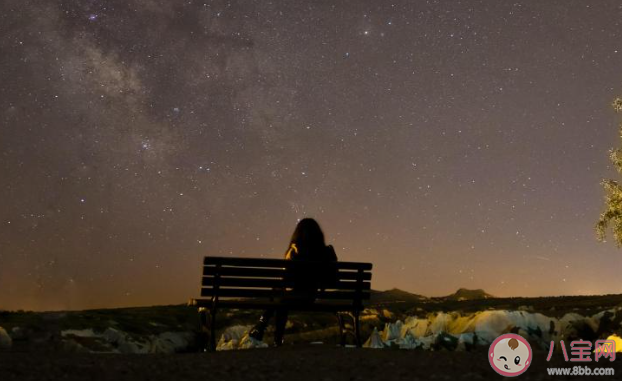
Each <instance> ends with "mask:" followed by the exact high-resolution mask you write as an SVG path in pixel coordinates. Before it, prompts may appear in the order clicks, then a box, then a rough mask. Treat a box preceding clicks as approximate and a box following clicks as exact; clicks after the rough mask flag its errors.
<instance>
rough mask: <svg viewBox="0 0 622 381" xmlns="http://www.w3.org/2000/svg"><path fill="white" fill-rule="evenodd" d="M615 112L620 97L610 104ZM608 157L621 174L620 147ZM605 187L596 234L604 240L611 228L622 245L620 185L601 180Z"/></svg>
mask: <svg viewBox="0 0 622 381" xmlns="http://www.w3.org/2000/svg"><path fill="white" fill-rule="evenodd" d="M611 105H612V106H613V109H614V110H615V111H616V112H622V98H616V99H615V100H614V101H613V103H612V104H611ZM619 134H620V139H622V123H620V127H619ZM609 158H610V159H611V162H612V163H613V165H614V166H615V168H616V170H617V171H618V173H619V174H620V175H622V148H615V149H611V150H610V151H609ZM602 185H603V187H604V188H605V211H604V212H602V213H601V214H600V218H599V220H598V222H597V223H596V234H597V236H598V239H599V240H600V241H604V240H605V238H606V236H607V230H608V229H609V228H611V232H612V233H613V239H614V240H615V242H616V244H617V245H618V247H620V246H622V185H620V182H619V181H617V180H611V179H607V180H603V182H602Z"/></svg>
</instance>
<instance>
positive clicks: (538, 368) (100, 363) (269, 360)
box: [0, 345, 622, 381]
mask: <svg viewBox="0 0 622 381" xmlns="http://www.w3.org/2000/svg"><path fill="white" fill-rule="evenodd" d="M546 355H547V354H546V353H545V352H536V353H534V361H533V365H532V366H531V367H530V368H529V369H528V370H527V372H526V373H524V374H522V375H520V376H519V377H518V378H517V379H520V380H548V379H556V380H568V379H570V380H584V379H592V378H595V379H604V380H607V379H609V380H616V379H619V377H620V375H622V359H618V360H616V361H615V362H609V361H608V360H607V361H603V360H602V359H601V361H600V362H598V363H591V365H589V366H590V367H592V368H593V367H594V366H595V365H594V364H596V366H599V367H613V368H614V369H615V373H616V375H615V376H604V377H598V376H593V377H585V376H575V377H569V376H548V375H547V371H546V368H547V367H548V366H557V367H572V366H574V365H576V364H577V363H566V362H564V360H563V357H562V356H561V355H559V356H554V358H553V361H551V362H550V363H547V362H546ZM488 379H493V380H499V379H504V377H502V376H499V375H497V374H496V373H494V371H493V370H492V368H491V367H490V365H489V364H488V360H487V357H486V351H485V350H484V351H472V352H447V351H440V352H433V351H418V350H415V351H405V350H374V349H355V348H336V347H333V346H322V345H318V346H314V345H301V346H285V347H282V348H270V349H255V350H243V351H228V352H216V353H196V354H174V355H116V354H69V353H49V354H46V353H41V352H39V353H19V352H13V353H0V380H3V381H9V380H20V381H29V380H68V381H73V380H75V381H78V380H79V381H83V380H89V381H97V380H119V381H122V380H128V381H129V380H131V381H141V380H145V381H147V380H149V381H155V380H184V381H188V380H248V381H250V380H271V381H277V380H287V381H290V380H293V381H304V380H314V381H317V380H365V381H367V380H369V381H372V380H379V381H380V380H382V381H391V380H409V381H412V380H488Z"/></svg>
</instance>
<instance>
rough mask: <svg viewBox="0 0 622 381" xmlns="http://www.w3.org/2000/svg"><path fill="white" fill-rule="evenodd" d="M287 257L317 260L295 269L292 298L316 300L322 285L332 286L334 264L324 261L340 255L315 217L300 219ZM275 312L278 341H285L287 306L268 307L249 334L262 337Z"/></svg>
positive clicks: (294, 259)
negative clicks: (329, 244)
mask: <svg viewBox="0 0 622 381" xmlns="http://www.w3.org/2000/svg"><path fill="white" fill-rule="evenodd" d="M285 259H286V260H289V261H306V262H311V263H312V264H313V265H312V264H311V263H309V265H308V266H307V265H305V266H302V267H300V268H298V270H299V271H296V272H294V279H292V280H293V294H294V299H291V298H290V300H289V301H290V302H291V301H298V302H312V301H314V300H315V298H316V295H317V291H318V289H320V288H326V286H329V285H330V282H331V278H333V277H334V275H336V274H331V266H326V265H322V263H330V262H336V261H337V255H336V254H335V250H334V249H333V247H332V246H326V243H325V241H324V233H323V232H322V229H321V228H320V225H319V224H318V223H317V221H315V220H314V219H313V218H304V219H302V220H300V222H298V225H297V226H296V229H295V230H294V234H292V238H291V240H290V242H289V247H288V248H287V251H286V252H285ZM318 265H319V266H320V267H318ZM283 301H286V300H283ZM283 301H282V302H283ZM275 312H276V322H275V325H276V327H275V332H274V344H275V345H281V344H283V334H284V333H285V324H286V323H287V314H288V311H287V308H285V307H284V308H270V309H268V310H266V311H265V312H264V313H263V315H262V316H261V318H260V319H259V322H258V323H257V324H256V325H255V327H253V329H252V330H251V331H250V333H249V336H251V337H252V338H254V339H257V340H262V339H263V334H264V331H265V329H266V327H267V326H268V323H269V322H270V319H271V318H272V316H273V315H274V314H275Z"/></svg>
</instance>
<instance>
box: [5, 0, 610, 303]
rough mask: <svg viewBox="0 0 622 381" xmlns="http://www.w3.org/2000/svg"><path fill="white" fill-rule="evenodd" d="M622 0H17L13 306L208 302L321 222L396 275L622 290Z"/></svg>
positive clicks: (402, 283)
mask: <svg viewBox="0 0 622 381" xmlns="http://www.w3.org/2000/svg"><path fill="white" fill-rule="evenodd" d="M620 20H622V4H621V3H620V2H619V1H599V2H586V1H561V0H560V1H546V2H542V1H516V2H515V1H512V2H505V1H504V2H498V1H427V2H424V1H395V2H384V1H382V2H380V1H371V0H365V1H339V2H325V1H317V2H293V1H276V2H268V1H239V2H235V1H228V2H227V1H184V2H182V1H169V0H166V1H165V0H123V1H121V0H113V1H104V0H89V1H78V0H68V1H63V2H60V1H48V2H41V1H32V0H31V1H24V0H3V1H2V3H1V4H0V152H1V156H0V200H1V201H0V308H8V309H17V308H26V309H63V308H70V309H75V308H92V307H111V306H132V305H150V304H167V303H182V302H184V301H185V300H187V299H188V298H190V297H194V296H197V295H198V285H199V276H200V272H201V269H200V264H201V258H202V257H203V256H204V255H227V256H247V257H251V256H253V257H254V256H264V257H275V258H278V257H281V256H282V255H283V253H284V251H285V248H286V246H287V243H288V238H289V235H290V234H291V231H292V230H293V228H294V226H295V224H296V222H297V220H298V219H300V218H302V217H304V216H311V217H315V218H317V219H318V221H319V222H320V224H321V225H322V227H323V228H324V230H325V233H326V236H327V240H328V241H329V242H330V243H332V244H333V245H334V246H335V249H336V252H337V255H338V256H339V258H340V259H343V260H351V261H370V262H373V263H374V282H373V286H374V288H377V289H387V288H392V287H398V288H401V289H405V290H408V291H411V292H414V293H419V294H424V295H443V294H448V293H450V292H453V291H454V290H455V289H457V288H458V287H468V288H484V289H485V290H486V291H487V292H489V293H491V294H494V295H501V296H513V295H525V296H530V295H559V294H586V293H587V294H594V293H613V292H620V290H621V289H622V279H621V278H620V277H619V271H620V269H621V268H622V253H620V251H619V249H617V248H616V247H615V245H614V244H613V243H599V242H597V241H596V239H595V233H594V224H595V222H596V220H597V218H598V214H599V212H600V211H601V209H602V207H603V191H602V189H601V187H600V185H599V183H600V181H601V179H602V178H605V177H611V176H614V175H615V172H614V171H613V170H612V168H611V166H610V164H609V162H608V155H607V151H608V149H609V148H611V147H613V146H615V145H617V144H618V131H617V123H618V122H619V117H618V116H616V114H615V112H614V111H613V110H612V108H611V107H610V104H611V101H612V100H613V99H614V98H615V96H616V95H619V94H620V93H622V34H621V31H622V26H621V25H620V23H621V22H620Z"/></svg>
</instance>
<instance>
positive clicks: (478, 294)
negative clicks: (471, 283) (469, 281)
mask: <svg viewBox="0 0 622 381" xmlns="http://www.w3.org/2000/svg"><path fill="white" fill-rule="evenodd" d="M491 298H494V296H493V295H490V294H489V293H487V292H486V291H484V290H482V289H481V288H478V289H476V290H469V289H466V288H460V289H458V291H456V292H454V293H453V294H451V295H447V296H444V297H442V299H445V300H456V301H462V300H478V299H491Z"/></svg>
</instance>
